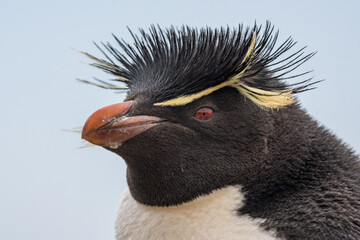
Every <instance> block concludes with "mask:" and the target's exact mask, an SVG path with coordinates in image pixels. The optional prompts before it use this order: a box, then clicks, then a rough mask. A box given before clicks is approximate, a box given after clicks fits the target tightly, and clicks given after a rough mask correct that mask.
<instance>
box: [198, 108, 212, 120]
mask: <svg viewBox="0 0 360 240" xmlns="http://www.w3.org/2000/svg"><path fill="white" fill-rule="evenodd" d="M213 116H214V110H212V109H211V108H208V107H204V108H200V109H199V110H197V112H196V113H195V115H194V117H195V118H196V119H198V120H200V121H206V120H209V119H211V118H212V117H213Z"/></svg>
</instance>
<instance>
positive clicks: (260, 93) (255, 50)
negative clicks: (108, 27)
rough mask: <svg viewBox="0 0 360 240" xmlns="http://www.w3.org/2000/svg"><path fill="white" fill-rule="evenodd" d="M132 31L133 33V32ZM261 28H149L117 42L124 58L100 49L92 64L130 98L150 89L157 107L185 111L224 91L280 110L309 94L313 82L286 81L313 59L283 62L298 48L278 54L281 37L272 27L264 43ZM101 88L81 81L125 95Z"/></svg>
mask: <svg viewBox="0 0 360 240" xmlns="http://www.w3.org/2000/svg"><path fill="white" fill-rule="evenodd" d="M129 31H130V30H129ZM260 32H261V26H259V27H258V26H257V25H256V24H255V26H254V27H253V28H252V30H251V31H250V29H249V28H246V29H245V30H244V29H243V27H242V25H240V26H239V27H238V29H233V30H231V29H230V28H229V27H227V28H220V29H215V30H211V29H210V28H201V29H200V30H198V29H196V28H190V27H187V26H183V27H182V28H181V29H175V28H174V27H171V28H169V29H165V30H162V29H161V28H160V27H155V26H151V27H150V30H149V33H146V32H145V31H144V30H142V29H140V34H141V36H140V37H139V36H137V35H135V34H133V33H132V32H131V31H130V33H131V35H132V37H133V39H134V45H133V46H132V45H130V44H128V43H126V42H125V41H124V40H119V39H118V38H117V37H116V36H114V38H115V40H116V41H117V43H118V44H119V45H120V47H121V48H122V50H123V53H121V52H120V51H119V50H117V49H115V48H114V47H113V46H112V45H111V44H110V43H107V44H104V43H102V46H103V48H104V49H105V50H106V51H107V52H109V53H110V54H111V56H112V57H113V58H115V59H116V61H117V62H118V63H115V61H114V60H113V59H112V58H111V57H110V56H109V55H108V54H107V53H106V52H105V51H104V50H103V49H102V48H101V47H100V46H98V45H97V44H95V45H96V46H97V48H98V49H99V50H100V51H101V52H102V53H103V55H104V56H105V58H106V59H100V58H96V57H94V56H93V55H90V54H88V53H84V54H85V55H86V56H87V57H89V58H90V59H92V60H94V61H95V63H93V64H91V65H93V66H95V67H97V68H100V69H102V70H104V71H105V72H108V73H111V74H113V75H114V76H116V79H113V80H115V81H120V82H123V83H125V84H127V86H128V87H129V89H130V92H136V91H139V89H142V90H144V89H146V92H147V94H148V97H149V98H150V99H151V101H152V103H153V104H154V105H156V106H181V105H185V104H188V103H190V102H192V101H194V100H196V99H199V98H201V97H203V96H206V95H208V94H210V93H212V92H214V91H216V90H218V89H220V88H223V87H234V88H236V89H238V91H239V92H240V93H241V94H243V95H244V96H246V97H247V98H249V99H250V100H252V101H253V102H254V103H256V104H258V105H259V106H261V107H268V108H280V107H283V106H286V105H289V104H292V103H294V102H295V100H294V98H293V94H295V93H299V92H302V91H306V90H309V86H311V85H313V84H315V83H316V82H315V83H309V81H310V80H311V79H307V80H305V81H302V82H299V83H295V84H291V85H286V84H284V83H283V82H282V81H283V80H286V79H291V78H296V77H300V76H303V75H305V74H307V73H309V72H304V73H301V74H298V75H293V76H287V74H289V73H290V72H292V71H293V70H295V69H296V68H298V67H299V66H300V65H302V64H303V63H304V62H306V61H307V60H308V59H309V58H311V57H312V56H313V55H314V53H310V54H307V55H305V54H304V51H303V50H304V49H305V48H302V49H300V50H298V51H296V52H295V53H292V54H290V55H289V56H287V57H284V58H283V59H280V60H279V58H280V57H281V56H283V54H285V53H286V52H288V51H289V50H290V49H291V48H292V47H293V46H294V45H295V44H296V43H295V42H294V41H293V40H292V39H291V38H288V39H287V40H285V41H284V42H283V43H282V44H281V45H280V46H279V47H278V48H277V49H275V44H276V42H277V38H278V32H276V33H273V32H274V27H273V26H271V24H270V23H269V22H267V23H266V26H265V29H264V31H263V33H262V36H261V37H257V36H259V35H260ZM96 80H97V81H98V82H100V84H99V83H93V82H89V81H85V80H82V82H84V83H90V84H93V85H96V86H100V87H103V88H108V89H124V88H123V87H118V86H116V85H114V84H110V83H107V82H104V81H101V80H98V79H96Z"/></svg>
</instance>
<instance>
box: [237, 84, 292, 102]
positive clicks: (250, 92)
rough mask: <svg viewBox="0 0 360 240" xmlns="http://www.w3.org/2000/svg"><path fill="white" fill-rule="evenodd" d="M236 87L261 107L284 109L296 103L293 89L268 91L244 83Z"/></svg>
mask: <svg viewBox="0 0 360 240" xmlns="http://www.w3.org/2000/svg"><path fill="white" fill-rule="evenodd" d="M234 87H235V88H236V89H238V90H239V92H240V93H241V94H242V95H244V96H246V97H247V98H249V99H250V100H251V101H253V102H254V103H255V104H257V105H258V106H260V107H266V108H282V107H285V106H288V105H290V104H293V103H295V102H296V101H295V99H294V97H293V95H292V93H293V89H288V90H282V91H266V90H262V89H258V88H254V87H249V86H247V85H245V84H243V83H236V84H235V85H234Z"/></svg>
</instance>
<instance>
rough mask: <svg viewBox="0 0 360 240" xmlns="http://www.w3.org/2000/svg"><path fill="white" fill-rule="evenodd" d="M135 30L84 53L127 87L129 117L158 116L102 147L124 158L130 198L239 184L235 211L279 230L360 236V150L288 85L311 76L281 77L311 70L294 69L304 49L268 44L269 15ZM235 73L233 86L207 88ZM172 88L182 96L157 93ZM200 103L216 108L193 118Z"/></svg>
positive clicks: (168, 196) (308, 235)
mask: <svg viewBox="0 0 360 240" xmlns="http://www.w3.org/2000/svg"><path fill="white" fill-rule="evenodd" d="M140 32H141V37H138V36H136V35H133V37H134V45H133V46H132V45H129V44H127V43H125V42H124V41H122V40H119V39H117V38H116V40H117V42H118V44H119V45H120V47H121V48H122V52H120V51H119V50H117V49H115V48H114V47H113V46H112V45H110V44H104V45H103V48H105V51H107V52H109V53H110V55H111V56H112V57H113V58H111V56H110V55H109V54H107V53H106V52H105V51H104V50H102V52H103V53H104V56H105V60H102V59H99V58H95V57H94V56H92V55H90V54H87V53H85V54H86V55H87V56H89V57H90V58H92V59H93V60H95V63H94V64H93V65H94V66H96V67H98V68H100V69H102V70H104V71H106V72H109V73H111V74H113V75H115V77H116V80H118V81H121V82H124V83H125V84H126V85H127V87H128V88H129V90H128V92H127V93H128V95H127V99H126V101H133V104H134V105H133V106H132V107H131V108H129V110H128V111H127V112H126V116H127V117H133V116H135V117H136V116H143V115H147V116H156V117H158V118H159V119H161V123H160V124H159V125H157V126H155V127H153V128H151V129H149V130H146V131H144V132H142V133H141V134H139V135H136V136H134V137H133V138H131V139H129V140H127V141H125V142H124V143H122V144H121V145H120V146H117V147H113V146H106V145H105V146H104V147H105V148H107V149H108V150H110V151H113V152H115V153H117V154H119V155H120V156H122V157H123V158H124V160H125V161H126V164H127V167H128V168H127V181H128V185H129V188H130V192H131V194H132V196H133V197H134V198H135V199H136V200H137V201H139V202H140V203H143V204H146V205H151V206H172V205H177V204H182V203H184V202H188V201H191V200H193V199H194V198H196V197H198V196H201V195H205V194H208V193H210V192H211V191H213V190H215V189H220V188H223V187H225V186H229V185H230V186H232V185H241V186H242V190H243V192H244V193H245V199H246V201H245V204H244V206H242V207H241V208H240V209H238V213H239V215H243V214H248V215H250V216H251V217H254V218H261V219H265V221H264V222H263V223H262V224H261V226H262V227H263V228H264V229H268V230H271V229H275V230H276V233H277V237H279V238H285V239H360V186H359V183H360V163H359V159H358V157H357V156H356V155H355V154H354V153H353V151H352V150H351V149H350V148H349V147H348V146H346V145H345V144H344V143H343V142H342V141H341V140H340V139H338V138H337V137H336V136H334V135H333V134H331V133H330V132H329V131H328V130H326V129H325V128H323V127H321V126H319V125H318V123H317V122H316V121H315V120H313V119H312V118H311V117H310V116H309V115H308V114H307V113H306V111H305V110H303V109H302V108H301V107H300V106H299V104H298V103H296V102H295V101H296V99H295V98H293V97H292V94H294V93H298V92H301V91H305V90H308V89H310V86H311V85H312V84H313V83H309V82H308V81H307V79H304V81H300V82H299V83H295V84H286V83H285V82H284V80H286V79H291V78H294V77H301V76H304V75H305V74H306V73H308V72H305V73H304V74H297V75H295V76H292V75H291V72H292V71H293V70H294V69H296V68H297V67H298V66H300V65H301V64H302V63H304V62H305V61H307V60H308V59H309V58H310V57H311V56H313V54H312V53H311V54H304V53H303V49H300V50H299V51H294V52H293V53H288V51H289V50H290V49H292V48H293V46H294V44H295V43H294V42H293V40H291V39H290V38H289V39H288V40H286V41H285V42H284V43H282V44H280V46H279V47H277V48H275V45H276V40H277V36H278V34H277V33H274V32H273V27H271V25H270V24H267V25H266V26H265V29H264V30H263V31H261V28H260V27H257V26H254V27H253V29H252V30H250V29H243V28H242V27H241V26H240V27H239V28H237V29H233V30H231V29H230V28H223V29H218V30H211V29H210V28H204V29H200V30H197V29H192V28H189V27H183V28H181V29H180V30H176V29H175V28H170V29H167V30H161V29H160V28H156V27H151V28H150V31H149V33H146V32H145V31H143V30H141V31H140ZM261 33H262V35H261ZM260 35H261V37H259V36H260ZM253 41H254V42H253ZM252 43H255V45H253V47H252ZM99 49H101V48H100V47H99ZM249 49H250V51H249ZM284 54H288V55H286V56H285V55H284ZM114 58H115V59H114ZM239 73H241V74H239ZM234 76H236V77H238V78H236V83H235V85H234V84H233V85H224V86H221V87H219V88H214V87H216V86H220V85H221V84H222V83H224V82H227V81H229V79H232V78H234ZM102 84H104V85H102V86H103V87H106V88H110V89H115V88H116V87H115V86H114V85H112V84H107V83H106V82H102ZM212 88H214V89H215V90H214V91H207V90H209V89H212ZM197 93H202V94H200V95H199V96H200V97H195V98H191V97H189V96H194V95H196V94H197ZM283 96H284V98H282V97H283ZM181 97H188V98H187V100H186V101H185V102H181V104H178V105H177V104H173V103H169V104H164V105H161V104H159V103H164V102H167V101H169V100H172V99H178V98H181ZM278 97H280V98H278ZM189 99H190V100H189ZM289 99H290V100H291V101H290V100H289ZM292 100H293V101H292ZM274 101H275V103H273V102H274ZM277 101H278V102H280V103H279V104H280V105H279V104H278V102H277ZM272 106H273V107H272ZM203 107H207V108H210V109H212V110H213V111H214V113H215V114H214V116H213V117H212V118H211V119H210V120H207V121H199V120H197V119H196V118H195V117H194V114H195V113H196V111H197V110H199V109H201V108H203ZM269 108H274V110H269ZM115 120H116V119H115ZM144 159H145V160H144Z"/></svg>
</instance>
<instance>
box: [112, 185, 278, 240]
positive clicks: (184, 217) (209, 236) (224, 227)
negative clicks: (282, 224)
mask: <svg viewBox="0 0 360 240" xmlns="http://www.w3.org/2000/svg"><path fill="white" fill-rule="evenodd" d="M243 201H244V195H243V194H242V193H241V191H240V187H239V186H230V187H226V188H222V189H220V190H216V191H213V192H212V193H211V194H209V195H206V196H202V197H199V198H197V199H195V200H193V201H191V202H188V203H185V204H182V205H179V206H173V207H149V206H145V205H143V204H140V203H138V202H137V201H135V200H134V199H133V198H132V196H131V195H130V193H129V191H128V190H127V191H126V192H125V193H124V195H123V199H122V200H121V202H120V206H119V209H118V215H117V219H116V227H115V228H116V239H117V240H143V239H146V240H163V239H164V240H165V239H166V240H180V239H184V240H192V239H194V240H199V239H206V240H218V239H226V240H235V239H236V240H275V239H276V238H275V237H274V236H275V234H274V232H268V231H265V230H263V229H261V228H260V226H259V224H260V223H261V219H254V218H251V217H250V216H247V215H242V216H239V215H238V214H237V211H236V210H237V209H239V208H240V207H241V205H242V204H243Z"/></svg>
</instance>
